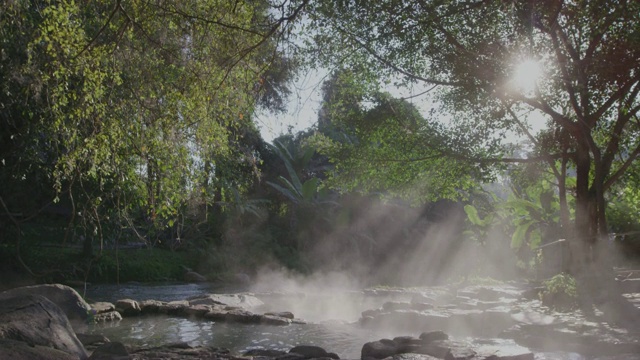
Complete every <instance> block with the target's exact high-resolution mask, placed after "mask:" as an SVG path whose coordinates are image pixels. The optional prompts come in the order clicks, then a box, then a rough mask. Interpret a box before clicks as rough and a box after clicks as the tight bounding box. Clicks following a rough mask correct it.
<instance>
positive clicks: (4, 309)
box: [0, 295, 87, 359]
mask: <svg viewBox="0 0 640 360" xmlns="http://www.w3.org/2000/svg"><path fill="white" fill-rule="evenodd" d="M0 339H8V340H17V341H22V342H25V343H27V344H29V345H34V346H35V345H40V346H45V347H51V348H54V349H56V350H60V351H63V352H65V353H69V354H72V355H74V356H76V357H77V358H80V359H86V358H87V352H86V350H85V349H84V347H83V346H82V343H80V341H79V340H78V338H77V337H76V335H75V333H74V332H73V329H72V327H71V324H70V323H69V320H68V319H67V316H66V315H65V313H64V312H63V311H62V310H61V309H60V308H59V307H58V306H56V305H55V304H54V303H53V302H51V301H49V300H48V299H47V298H45V297H43V296H39V295H21V296H15V297H3V298H2V299H0Z"/></svg>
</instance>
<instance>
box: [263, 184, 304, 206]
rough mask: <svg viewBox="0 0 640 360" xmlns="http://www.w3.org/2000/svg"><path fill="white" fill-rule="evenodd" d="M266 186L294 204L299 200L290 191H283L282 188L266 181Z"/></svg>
mask: <svg viewBox="0 0 640 360" xmlns="http://www.w3.org/2000/svg"><path fill="white" fill-rule="evenodd" d="M267 184H268V185H269V186H271V187H272V188H274V189H276V190H278V191H279V192H280V193H281V194H282V195H284V196H286V197H287V198H289V200H291V201H293V202H294V203H298V201H299V198H298V197H297V196H295V195H294V194H293V193H291V191H289V190H287V189H285V188H284V187H282V186H280V185H278V184H276V183H273V182H271V181H267Z"/></svg>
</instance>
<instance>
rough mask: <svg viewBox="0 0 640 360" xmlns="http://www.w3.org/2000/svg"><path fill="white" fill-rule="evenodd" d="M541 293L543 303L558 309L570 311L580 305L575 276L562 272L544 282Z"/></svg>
mask: <svg viewBox="0 0 640 360" xmlns="http://www.w3.org/2000/svg"><path fill="white" fill-rule="evenodd" d="M543 284H544V290H543V291H542V293H540V300H542V303H543V304H545V305H547V306H549V307H550V308H552V309H555V310H558V311H569V310H573V309H576V308H577V307H578V291H577V285H576V280H575V279H574V278H573V276H571V275H569V274H565V273H560V274H557V275H555V276H553V277H552V278H550V279H548V280H546V281H544V282H543Z"/></svg>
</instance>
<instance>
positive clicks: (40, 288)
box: [0, 284, 91, 323]
mask: <svg viewBox="0 0 640 360" xmlns="http://www.w3.org/2000/svg"><path fill="white" fill-rule="evenodd" d="M20 295H40V296H44V297H46V298H47V299H49V300H50V301H51V302H53V303H54V304H56V305H57V306H58V307H59V308H60V309H61V310H62V311H64V313H65V314H66V315H67V318H68V319H69V321H71V322H72V323H73V322H74V321H81V322H87V321H88V319H89V317H90V315H91V306H90V305H89V304H87V302H86V301H84V299H82V297H81V296H80V294H78V292H77V291H75V290H74V289H73V288H70V287H68V286H66V285H60V284H45V285H33V286H24V287H19V288H15V289H11V290H7V291H4V292H1V293H0V299H3V298H9V297H15V296H20Z"/></svg>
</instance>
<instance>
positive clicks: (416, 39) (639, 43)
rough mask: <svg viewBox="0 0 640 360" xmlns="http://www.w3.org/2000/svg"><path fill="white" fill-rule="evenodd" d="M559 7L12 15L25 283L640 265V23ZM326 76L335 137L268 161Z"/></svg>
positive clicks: (598, 5) (9, 223)
mask: <svg viewBox="0 0 640 360" xmlns="http://www.w3.org/2000/svg"><path fill="white" fill-rule="evenodd" d="M546 3H547V2H544V1H524V2H520V1H501V2H493V1H478V2H455V1H452V2H437V1H434V2H431V1H419V2H415V4H413V3H407V2H402V1H391V0H390V1H380V2H376V3H375V4H369V5H367V6H366V8H365V7H363V6H361V4H359V2H358V1H356V2H352V1H351V2H350V1H328V2H322V3H321V4H316V3H315V2H312V1H309V0H302V1H298V0H297V1H284V2H271V1H267V0H255V1H247V2H243V1H226V0H215V1H214V0H206V1H173V0H166V1H154V2H147V1H126V2H124V1H106V0H104V1H102V0H101V1H91V2H88V1H70V0H64V1H4V3H3V11H2V12H1V13H0V183H1V184H2V186H0V205H1V207H0V270H1V271H2V274H3V280H5V279H6V280H5V281H6V282H7V283H9V282H11V281H14V280H15V281H16V282H17V281H24V280H25V279H29V280H28V281H37V282H45V281H60V282H77V281H82V282H86V281H91V282H124V281H166V280H182V276H183V273H184V272H185V269H193V270H195V271H198V272H199V273H201V274H203V275H205V276H206V277H207V278H208V279H209V280H211V281H221V282H232V281H234V279H236V278H237V276H238V274H247V275H248V276H249V277H255V276H256V275H257V274H258V273H260V272H261V271H263V269H264V268H265V267H266V268H285V269H288V270H290V271H292V272H296V273H301V274H311V273H313V272H317V271H324V272H329V271H344V272H346V273H348V274H350V276H352V277H353V278H354V279H357V280H358V281H360V282H361V284H363V285H364V284H368V285H371V284H386V285H405V286H406V285H411V286H413V285H426V284H434V283H438V282H442V281H451V279H456V278H459V277H466V276H469V274H474V275H475V276H490V277H494V278H499V279H510V278H514V277H528V278H539V279H540V278H545V277H550V276H552V275H554V274H556V273H560V272H563V271H564V272H569V273H572V274H574V275H575V276H576V277H578V278H579V279H580V274H584V273H592V271H594V270H593V269H594V266H595V267H596V268H597V269H604V268H607V269H611V268H612V267H613V266H631V265H633V264H635V263H637V260H638V259H639V257H640V221H639V216H640V183H639V181H640V177H639V174H640V169H639V168H638V166H639V165H638V162H637V161H636V160H637V157H638V155H639V154H640V137H639V135H640V118H639V117H638V114H639V112H640V100H639V97H638V93H639V92H640V19H639V17H640V5H638V4H637V3H635V2H624V1H622V2H620V1H576V2H570V3H569V2H566V3H565V2H562V1H559V2H549V4H546ZM380 14H385V16H380ZM532 59H533V60H535V61H537V62H538V64H540V65H541V67H542V71H541V73H542V74H541V76H540V78H537V79H534V82H533V83H532V84H531V85H530V86H531V87H527V88H524V87H523V86H524V85H522V84H519V85H518V84H517V85H518V86H515V88H510V87H509V86H511V85H513V84H510V79H511V78H512V77H513V74H514V71H515V70H517V66H518V64H519V63H523V62H524V61H525V60H526V61H531V60H532ZM317 68H322V69H325V70H326V73H327V77H326V78H325V79H324V81H323V83H322V86H321V92H322V102H321V104H320V105H319V111H318V115H317V119H313V120H314V121H312V122H313V123H314V125H313V126H312V127H310V128H309V129H307V130H305V131H302V132H299V133H291V132H289V133H287V134H282V135H281V136H279V137H278V138H276V139H275V140H274V141H273V142H272V143H267V142H266V141H265V140H264V139H263V138H262V136H261V134H260V131H259V128H258V127H257V125H256V121H255V118H256V115H257V114H258V113H269V114H270V116H274V117H277V116H281V115H282V114H283V113H284V112H285V111H286V110H287V105H288V103H289V102H290V101H292V99H290V95H291V93H292V86H293V83H294V82H295V79H296V78H297V76H299V75H300V74H302V73H304V72H307V71H310V70H311V69H317ZM525 71H527V70H525ZM528 71H533V70H532V69H529V70H528ZM413 86H422V87H423V88H424V89H425V91H424V92H423V93H421V94H417V95H416V96H411V97H401V96H399V95H398V93H397V92H395V91H394V90H393V89H399V88H407V87H413ZM425 102H426V103H428V104H430V109H427V110H426V111H425V109H424V108H423V107H421V106H419V105H420V104H424V103H425ZM536 122H537V123H540V122H542V123H543V124H545V126H543V127H542V129H541V130H534V126H533V124H535V123H536ZM545 249H549V251H546V250H545ZM545 251H546V252H545ZM598 271H599V270H598ZM598 273H599V274H607V273H606V272H601V271H599V272H598ZM5 274H6V277H5ZM603 276H604V275H603ZM3 286H8V285H7V284H4V285H3Z"/></svg>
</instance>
